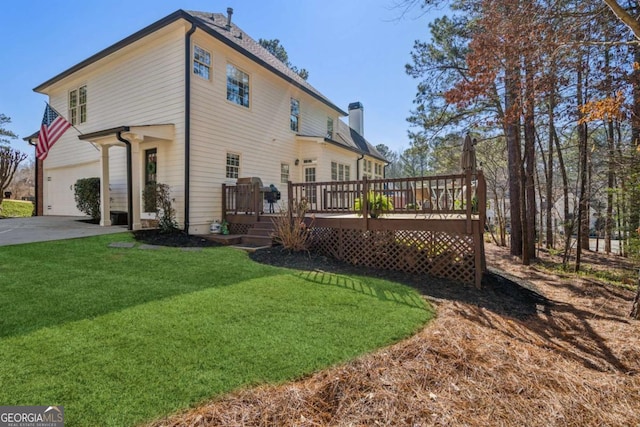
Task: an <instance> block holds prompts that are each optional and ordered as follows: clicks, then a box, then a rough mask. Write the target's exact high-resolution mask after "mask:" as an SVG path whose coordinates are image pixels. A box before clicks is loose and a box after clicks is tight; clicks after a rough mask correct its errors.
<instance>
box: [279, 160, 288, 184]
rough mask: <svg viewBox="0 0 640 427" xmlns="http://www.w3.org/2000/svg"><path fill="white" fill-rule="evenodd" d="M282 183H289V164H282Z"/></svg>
mask: <svg viewBox="0 0 640 427" xmlns="http://www.w3.org/2000/svg"><path fill="white" fill-rule="evenodd" d="M280 182H282V183H284V184H286V183H287V182H289V164H288V163H280Z"/></svg>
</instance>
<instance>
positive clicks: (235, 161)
mask: <svg viewBox="0 0 640 427" xmlns="http://www.w3.org/2000/svg"><path fill="white" fill-rule="evenodd" d="M238 175H240V155H239V154H233V153H227V173H226V177H227V178H238Z"/></svg>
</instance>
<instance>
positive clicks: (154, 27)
mask: <svg viewBox="0 0 640 427" xmlns="http://www.w3.org/2000/svg"><path fill="white" fill-rule="evenodd" d="M179 19H184V20H185V21H187V22H189V23H191V24H195V25H196V26H197V27H198V28H199V29H201V30H203V31H204V32H206V33H207V34H209V35H210V36H212V37H214V38H215V39H217V40H219V41H221V42H222V43H224V44H226V45H227V46H229V47H231V48H232V49H234V50H236V51H237V52H239V53H241V54H243V55H244V56H246V57H247V58H249V59H251V60H252V61H254V62H256V63H257V64H259V65H261V66H263V67H264V68H266V69H267V70H269V71H271V72H272V73H274V74H276V75H277V76H278V77H280V78H282V79H284V80H285V81H286V82H288V83H290V84H292V85H294V86H295V87H297V88H299V89H300V90H302V91H303V92H305V93H307V94H308V95H310V96H311V97H313V98H315V99H317V100H318V101H320V102H322V103H323V104H325V105H326V106H328V107H330V108H331V109H333V110H335V111H337V112H338V113H339V114H341V115H342V116H347V115H348V114H347V113H346V112H345V111H344V110H342V109H341V108H339V107H338V106H337V105H335V104H334V103H332V102H330V101H328V100H327V99H324V98H323V97H321V96H319V95H318V94H316V93H314V92H313V91H312V90H310V89H308V88H306V87H305V86H303V85H301V84H300V83H298V82H296V81H295V80H294V79H292V78H291V77H289V76H287V75H286V74H284V73H282V72H281V71H279V70H278V69H276V68H274V67H273V66H272V65H270V64H269V63H267V62H266V61H264V60H262V59H260V58H259V57H258V56H256V55H254V54H253V53H251V52H249V51H248V50H246V49H244V48H243V47H241V46H239V45H237V44H235V43H233V42H232V41H230V40H229V39H227V38H226V37H223V36H222V35H221V34H219V33H217V32H216V31H214V30H212V29H211V28H209V27H208V25H207V24H206V23H205V22H203V21H202V20H201V19H200V18H198V17H195V16H193V15H191V14H189V13H187V12H185V11H184V10H182V9H178V10H177V11H175V12H173V13H172V14H170V15H168V16H166V17H164V18H162V19H160V20H159V21H156V22H154V23H153V24H151V25H149V26H147V27H145V28H143V29H142V30H140V31H138V32H136V33H134V34H132V35H130V36H129V37H126V38H124V39H122V40H120V41H119V42H117V43H115V44H113V45H111V46H109V47H108V48H106V49H103V50H101V51H100V52H98V53H96V54H94V55H92V56H90V57H89V58H87V59H85V60H84V61H82V62H80V63H78V64H76V65H74V66H73V67H71V68H69V69H67V70H65V71H63V72H62V73H60V74H58V75H56V76H54V77H52V78H50V79H49V80H47V81H46V82H44V83H42V84H40V85H38V86H36V87H35V88H34V89H33V91H34V92H37V93H44V92H43V91H44V90H45V89H46V88H47V87H49V86H51V85H53V84H55V83H57V82H59V81H60V80H62V79H64V78H65V77H68V76H70V75H71V74H73V73H75V72H77V71H80V70H82V69H83V68H85V67H87V66H89V65H91V64H93V63H94V62H97V61H99V60H100V59H102V58H105V57H107V56H109V55H111V54H112V53H115V52H117V51H119V50H120V49H122V48H124V47H126V46H128V45H130V44H132V43H135V42H136V41H138V40H140V39H142V38H144V37H146V36H148V35H149V34H152V33H154V32H156V31H158V30H159V29H161V28H163V27H165V26H167V25H169V24H171V23H173V22H175V21H177V20H179Z"/></svg>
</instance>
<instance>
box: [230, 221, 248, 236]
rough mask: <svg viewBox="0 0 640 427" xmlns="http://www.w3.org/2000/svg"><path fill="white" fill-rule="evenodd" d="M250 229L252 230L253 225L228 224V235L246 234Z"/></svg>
mask: <svg viewBox="0 0 640 427" xmlns="http://www.w3.org/2000/svg"><path fill="white" fill-rule="evenodd" d="M251 228H253V224H236V223H229V234H243V235H244V234H248V232H249V230H250V229H251Z"/></svg>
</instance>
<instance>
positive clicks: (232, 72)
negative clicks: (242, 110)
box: [227, 64, 249, 108]
mask: <svg viewBox="0 0 640 427" xmlns="http://www.w3.org/2000/svg"><path fill="white" fill-rule="evenodd" d="M227 99H228V100H229V101H231V102H235V103H236V104H238V105H242V106H243V107H247V108H249V74H247V73H245V72H244V71H241V70H239V69H237V68H236V67H234V66H233V65H231V64H227Z"/></svg>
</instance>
